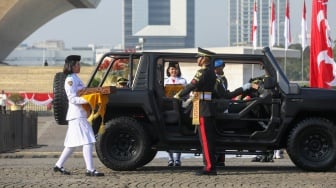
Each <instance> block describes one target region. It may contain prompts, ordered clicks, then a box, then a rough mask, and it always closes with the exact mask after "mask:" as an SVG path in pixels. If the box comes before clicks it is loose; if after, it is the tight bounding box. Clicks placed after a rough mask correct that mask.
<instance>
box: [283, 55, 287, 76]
mask: <svg viewBox="0 0 336 188" xmlns="http://www.w3.org/2000/svg"><path fill="white" fill-rule="evenodd" d="M284 69H285V70H284V72H285V74H286V75H287V71H286V69H287V50H285V65H284Z"/></svg>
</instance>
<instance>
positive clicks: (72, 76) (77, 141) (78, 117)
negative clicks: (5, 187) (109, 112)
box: [53, 55, 104, 176]
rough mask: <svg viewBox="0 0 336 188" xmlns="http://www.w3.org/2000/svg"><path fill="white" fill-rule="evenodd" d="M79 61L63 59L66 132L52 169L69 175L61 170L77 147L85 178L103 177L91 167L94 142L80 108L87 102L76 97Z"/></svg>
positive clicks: (78, 81)
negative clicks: (58, 155) (80, 148)
mask: <svg viewBox="0 0 336 188" xmlns="http://www.w3.org/2000/svg"><path fill="white" fill-rule="evenodd" d="M80 59H81V57H80V56H78V55H70V56H68V57H67V58H66V59H65V64H64V69H63V73H64V74H66V76H67V77H66V79H65V82H64V89H65V92H66V95H67V97H68V101H69V107H68V112H67V116H66V120H67V121H68V130H67V133H66V136H65V140H64V150H63V152H62V154H61V156H60V158H59V159H58V161H57V162H56V164H55V167H54V168H53V170H54V172H60V173H61V174H64V175H70V172H69V171H66V170H65V169H64V168H63V164H64V163H65V161H66V160H67V159H68V158H69V157H70V155H71V154H72V153H73V152H74V150H75V148H76V147H78V146H83V158H84V161H85V164H86V173H85V174H86V175H87V176H104V173H100V172H98V171H96V170H95V168H94V166H93V157H92V152H93V143H95V142H96V139H95V137H94V133H93V130H92V127H91V125H90V124H89V122H88V121H87V117H88V116H87V112H86V111H85V109H84V108H83V107H82V104H86V103H87V101H86V100H85V99H83V98H82V97H80V96H78V95H77V92H78V91H80V90H82V89H83V88H84V84H83V82H82V81H81V80H80V79H79V77H78V76H77V74H78V73H79V72H80Z"/></svg>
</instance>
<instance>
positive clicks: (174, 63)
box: [168, 61, 179, 69]
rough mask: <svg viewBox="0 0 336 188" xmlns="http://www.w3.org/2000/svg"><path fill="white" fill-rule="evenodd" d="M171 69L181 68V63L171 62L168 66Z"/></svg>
mask: <svg viewBox="0 0 336 188" xmlns="http://www.w3.org/2000/svg"><path fill="white" fill-rule="evenodd" d="M169 67H174V68H176V69H178V68H179V63H178V62H177V61H170V62H169V64H168V68H169Z"/></svg>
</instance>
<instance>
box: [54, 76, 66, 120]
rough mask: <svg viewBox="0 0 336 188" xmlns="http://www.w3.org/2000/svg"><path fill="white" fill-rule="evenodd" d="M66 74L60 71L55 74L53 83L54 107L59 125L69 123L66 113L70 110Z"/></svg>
mask: <svg viewBox="0 0 336 188" xmlns="http://www.w3.org/2000/svg"><path fill="white" fill-rule="evenodd" d="M65 78H66V75H65V74H64V73H63V72H58V73H56V75H55V76H54V83H53V92H54V100H53V108H54V118H55V120H56V122H57V124H59V125H67V124H68V121H67V120H66V114H67V111H68V97H67V95H66V93H65V89H64V82H65Z"/></svg>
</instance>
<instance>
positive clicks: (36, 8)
mask: <svg viewBox="0 0 336 188" xmlns="http://www.w3.org/2000/svg"><path fill="white" fill-rule="evenodd" d="M99 3H100V0H47V1H46V0H24V1H18V0H16V1H15V0H13V1H0V61H2V60H3V59H5V58H6V57H7V56H8V55H9V54H10V52H11V51H13V49H14V48H15V47H17V46H18V45H19V44H20V43H21V42H22V41H23V40H25V39H26V38H27V37H28V36H29V35H30V34H32V33H33V32H34V31H36V30H37V29H38V28H40V27H41V26H42V25H44V24H45V23H47V22H48V21H49V20H51V19H53V18H55V17H56V16H58V15H60V14H63V13H64V12H66V11H69V10H71V9H75V8H96V7H97V6H98V4H99Z"/></svg>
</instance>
